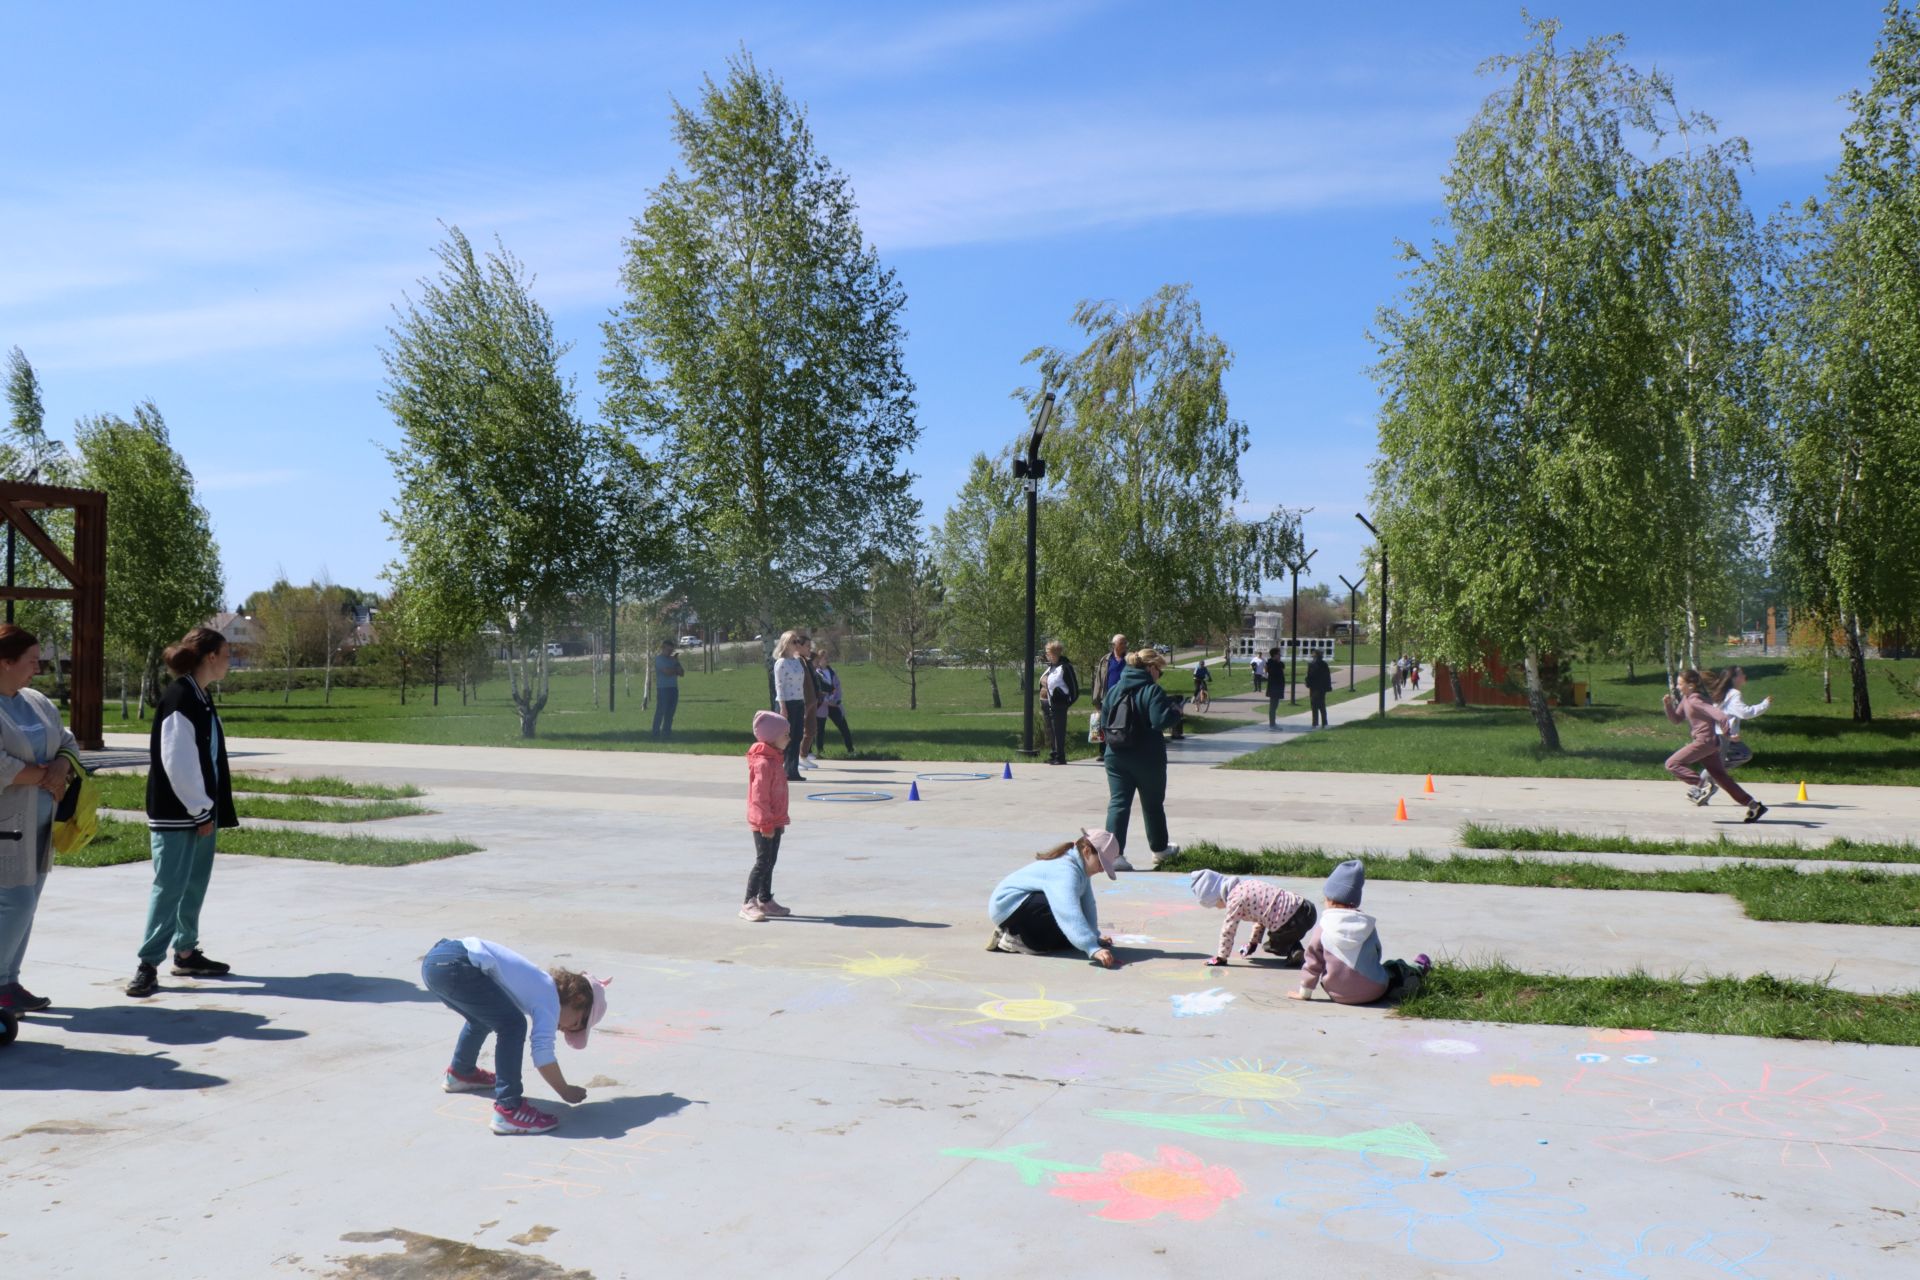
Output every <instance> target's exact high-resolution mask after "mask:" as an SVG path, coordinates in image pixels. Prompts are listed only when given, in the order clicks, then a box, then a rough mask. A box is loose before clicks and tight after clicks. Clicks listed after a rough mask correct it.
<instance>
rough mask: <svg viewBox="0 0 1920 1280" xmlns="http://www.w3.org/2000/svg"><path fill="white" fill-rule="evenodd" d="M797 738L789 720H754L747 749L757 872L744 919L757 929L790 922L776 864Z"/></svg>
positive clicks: (760, 716)
mask: <svg viewBox="0 0 1920 1280" xmlns="http://www.w3.org/2000/svg"><path fill="white" fill-rule="evenodd" d="M792 734H793V730H792V728H791V726H789V725H788V723H787V718H786V717H785V716H783V715H781V714H779V713H778V712H776V711H761V712H758V713H756V714H755V715H754V717H753V745H752V746H751V747H748V748H747V825H748V826H750V827H752V828H753V871H752V873H751V874H749V875H748V876H747V900H746V901H745V902H743V903H741V904H740V918H741V919H742V920H751V921H753V922H754V923H755V924H760V923H763V922H764V921H766V920H768V919H770V918H772V917H774V916H790V915H792V914H793V912H791V911H789V910H787V909H786V908H785V907H783V906H781V905H780V904H779V903H777V902H775V901H774V900H773V864H774V861H775V860H776V859H777V858H779V856H780V836H781V834H782V833H783V832H785V831H786V829H787V822H788V818H787V757H786V751H787V740H788V738H790V737H791V736H792Z"/></svg>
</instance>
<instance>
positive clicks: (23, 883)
mask: <svg viewBox="0 0 1920 1280" xmlns="http://www.w3.org/2000/svg"><path fill="white" fill-rule="evenodd" d="M38 674H40V641H39V638H38V637H36V636H35V635H34V634H33V633H32V632H31V631H28V630H27V629H26V628H24V627H17V626H15V625H14V624H13V623H11V622H8V623H0V713H4V714H0V778H4V779H5V780H6V781H5V783H4V784H0V828H4V830H5V831H6V832H7V833H8V839H6V840H5V841H4V842H0V1009H5V1010H7V1011H8V1012H9V1013H13V1014H16V1015H17V1014H22V1013H37V1012H39V1011H40V1010H42V1009H45V1008H48V1007H50V1006H51V1005H52V1004H53V1001H52V1000H50V999H48V998H47V997H45V996H37V995H35V994H33V992H31V991H29V990H27V989H26V988H25V987H23V986H21V985H20V964H21V961H22V960H23V959H25V957H26V954H27V940H28V939H29V938H31V937H32V936H33V917H34V914H35V913H36V912H37V911H38V910H39V909H40V893H41V891H42V890H43V889H45V888H46V885H47V876H48V874H49V873H50V872H51V871H52V870H53V813H54V810H55V809H56V808H57V807H58V806H59V804H60V801H61V799H62V798H63V797H64V796H65V795H66V793H67V785H68V782H69V780H70V779H71V778H72V776H73V764H72V759H78V752H79V744H78V743H76V742H75V741H74V738H73V735H72V734H71V733H69V732H67V730H66V729H65V727H63V726H62V725H61V723H60V711H59V709H58V708H57V707H55V706H54V705H53V703H52V702H50V701H49V700H48V699H47V696H46V695H45V694H43V693H41V692H40V691H39V690H37V689H32V688H29V687H28V685H27V682H28V681H30V680H32V679H33V678H34V677H35V676H36V675H38ZM69 755H71V756H72V759H69Z"/></svg>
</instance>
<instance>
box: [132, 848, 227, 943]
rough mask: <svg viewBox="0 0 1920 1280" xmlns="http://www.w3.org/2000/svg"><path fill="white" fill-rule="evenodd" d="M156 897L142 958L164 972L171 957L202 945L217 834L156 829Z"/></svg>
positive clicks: (149, 908) (152, 899)
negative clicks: (169, 952)
mask: <svg viewBox="0 0 1920 1280" xmlns="http://www.w3.org/2000/svg"><path fill="white" fill-rule="evenodd" d="M149 834H150V835H151V836H152V837H153V896H152V897H150V898H148V899H147V936H146V940H145V941H144V942H142V943H141V944H140V960H141V962H142V963H143V964H150V965H153V966H154V967H156V968H158V967H159V964H160V962H161V961H162V960H164V959H166V956H167V945H168V943H169V942H171V943H172V945H173V949H174V951H175V952H180V951H191V950H193V949H194V948H195V947H197V946H199V945H200V904H201V903H203V902H205V901H206V900H207V881H209V880H211V879H212V878H213V841H214V834H215V833H212V832H210V833H208V834H207V835H204V836H203V835H200V834H199V833H198V832H196V831H194V830H193V829H192V828H188V829H187V830H185V831H154V832H151V833H149Z"/></svg>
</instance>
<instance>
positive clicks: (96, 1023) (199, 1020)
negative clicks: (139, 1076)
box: [26, 1004, 307, 1044]
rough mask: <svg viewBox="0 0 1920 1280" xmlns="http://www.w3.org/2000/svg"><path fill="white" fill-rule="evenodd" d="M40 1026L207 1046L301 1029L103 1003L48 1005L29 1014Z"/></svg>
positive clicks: (252, 1017) (237, 1016)
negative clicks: (84, 1006) (83, 1006)
mask: <svg viewBox="0 0 1920 1280" xmlns="http://www.w3.org/2000/svg"><path fill="white" fill-rule="evenodd" d="M26 1022H27V1024H28V1025H29V1026H31V1025H34V1024H40V1025H44V1026H49V1027H59V1028H60V1029H62V1030H64V1031H72V1032H78V1033H79V1034H81V1035H93V1036H139V1037H140V1038H142V1039H144V1040H146V1041H148V1042H149V1043H152V1044H212V1043H213V1042H214V1041H216V1040H299V1039H301V1038H303V1037H304V1036H305V1035H306V1034H307V1033H306V1032H304V1031H295V1030H293V1029H291V1028H281V1027H275V1026H271V1025H269V1022H268V1019H266V1018H264V1017H262V1016H260V1015H259V1014H257V1013H238V1012H235V1011H233V1010H231V1009H169V1008H164V1007H160V1006H155V1005H150V1004H149V1005H131V1004H123V1005H106V1006H104V1007H102V1008H98V1009H51V1010H48V1011H47V1012H45V1013H35V1014H29V1015H28V1016H27V1018H26Z"/></svg>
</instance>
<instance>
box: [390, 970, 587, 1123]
mask: <svg viewBox="0 0 1920 1280" xmlns="http://www.w3.org/2000/svg"><path fill="white" fill-rule="evenodd" d="M420 983H421V985H422V986H424V987H426V989H427V990H429V991H431V992H433V994H434V995H436V996H438V997H440V1003H442V1004H444V1005H446V1006H447V1008H449V1009H451V1010H453V1011H454V1012H455V1013H457V1014H459V1015H460V1016H461V1017H462V1018H465V1019H466V1025H465V1026H463V1027H461V1028H460V1038H459V1039H458V1040H456V1041H454V1043H453V1061H452V1062H451V1063H450V1064H448V1066H447V1069H446V1071H445V1073H444V1074H443V1075H442V1076H441V1078H440V1080H441V1084H440V1087H441V1088H442V1089H445V1090H446V1091H447V1092H448V1093H491V1094H492V1095H493V1125H492V1127H493V1131H494V1132H495V1133H498V1134H518V1133H550V1132H552V1131H553V1130H554V1129H555V1128H557V1127H558V1126H559V1124H560V1117H558V1116H556V1115H554V1114H553V1113H552V1112H549V1111H543V1110H541V1109H540V1108H539V1107H536V1106H534V1105H533V1104H532V1103H530V1102H528V1101H527V1100H526V1095H525V1094H524V1092H523V1091H522V1088H521V1076H520V1065H521V1053H522V1051H523V1049H524V1047H525V1046H526V1044H527V1041H528V1038H529V1037H528V1028H529V1024H531V1028H532V1037H531V1038H532V1041H533V1065H534V1069H535V1070H537V1071H539V1073H540V1075H541V1078H542V1079H544V1080H545V1081H546V1082H547V1084H548V1085H549V1086H551V1087H552V1089H553V1091H554V1092H555V1093H557V1094H559V1095H560V1100H561V1101H562V1102H569V1103H578V1102H585V1101H586V1100H587V1091H586V1090H585V1089H582V1088H581V1087H580V1086H579V1085H577V1084H569V1083H568V1082H567V1076H566V1073H565V1072H563V1071H562V1070H561V1069H560V1060H559V1057H558V1056H557V1055H556V1054H555V1053H554V1044H553V1041H554V1037H555V1036H556V1035H562V1036H565V1037H566V1039H567V1046H568V1047H569V1048H572V1049H584V1048H586V1047H587V1033H588V1032H590V1031H592V1030H593V1028H594V1026H595V1025H597V1024H598V1023H599V1021H600V1019H602V1018H604V1017H605V1016H606V1014H607V984H606V982H605V981H604V980H602V979H600V978H590V977H588V976H587V975H586V974H584V973H578V972H576V971H574V970H572V969H542V968H540V967H538V966H537V965H535V964H534V963H533V962H532V961H531V960H529V959H527V958H526V957H525V956H523V955H521V954H520V953H519V952H517V951H513V950H511V949H509V948H507V947H503V946H501V945H500V944H499V943H497V942H489V941H487V940H486V939H485V938H442V939H440V941H438V942H436V943H434V944H433V948H432V950H430V951H428V952H427V954H426V957H425V959H423V960H422V961H421V962H420ZM489 1033H491V1034H492V1036H493V1070H491V1071H488V1070H486V1069H485V1068H483V1067H482V1066H481V1065H480V1046H481V1045H483V1044H485V1043H486V1041H487V1036H488V1034H489Z"/></svg>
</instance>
